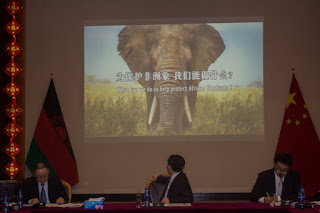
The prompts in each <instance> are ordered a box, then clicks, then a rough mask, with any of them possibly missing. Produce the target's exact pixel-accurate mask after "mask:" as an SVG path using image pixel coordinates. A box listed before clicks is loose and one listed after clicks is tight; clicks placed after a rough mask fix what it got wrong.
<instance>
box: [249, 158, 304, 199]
mask: <svg viewBox="0 0 320 213" xmlns="http://www.w3.org/2000/svg"><path fill="white" fill-rule="evenodd" d="M291 164H292V158H291V155H290V154H288V153H284V152H282V153H279V154H277V155H276V156H275V158H274V163H273V169H269V170H266V171H263V172H261V173H259V175H258V179H257V181H256V183H255V185H254V187H253V189H252V193H251V197H250V200H251V201H253V202H259V203H270V202H272V201H282V200H292V201H295V200H297V199H298V192H299V188H300V185H301V184H300V174H299V173H298V172H296V171H293V170H290V166H291ZM271 194H275V196H273V197H272V196H269V195H271Z"/></svg>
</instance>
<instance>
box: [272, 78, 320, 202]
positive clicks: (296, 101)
mask: <svg viewBox="0 0 320 213" xmlns="http://www.w3.org/2000/svg"><path fill="white" fill-rule="evenodd" d="M279 152H287V153H289V154H291V156H292V160H293V163H292V167H291V168H292V169H293V170H296V171H298V172H299V173H300V175H301V184H302V185H303V186H304V189H305V192H306V198H307V199H311V197H312V196H313V195H315V194H316V193H317V192H318V191H319V189H320V182H319V180H320V170H319V169H318V167H319V164H320V159H319V158H318V156H319V154H320V142H319V138H318V135H317V132H316V131H315V129H314V126H313V123H312V120H311V117H310V114H309V112H308V109H307V106H306V104H305V102H304V100H303V97H302V94H301V91H300V88H299V85H298V82H297V80H296V78H295V75H294V74H293V76H292V82H291V88H290V92H289V97H288V101H287V106H286V110H285V113H284V117H283V123H282V127H281V132H280V137H279V141H278V146H277V150H276V154H278V153H279Z"/></svg>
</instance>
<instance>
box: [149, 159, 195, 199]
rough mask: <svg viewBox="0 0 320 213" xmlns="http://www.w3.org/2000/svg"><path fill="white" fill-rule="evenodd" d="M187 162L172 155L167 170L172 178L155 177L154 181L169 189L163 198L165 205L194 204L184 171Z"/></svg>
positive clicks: (156, 175)
mask: <svg viewBox="0 0 320 213" xmlns="http://www.w3.org/2000/svg"><path fill="white" fill-rule="evenodd" d="M184 165H185V161H184V159H183V157H182V156H180V155H171V156H170V157H169V159H168V165H167V170H168V172H169V174H170V176H162V175H159V174H155V175H153V177H152V179H151V180H153V181H156V182H158V183H165V184H167V188H166V190H165V191H164V193H163V195H162V196H161V197H162V199H161V202H163V203H192V202H193V194H192V191H191V187H190V184H189V181H188V178H187V176H186V175H185V173H183V172H182V169H183V167H184Z"/></svg>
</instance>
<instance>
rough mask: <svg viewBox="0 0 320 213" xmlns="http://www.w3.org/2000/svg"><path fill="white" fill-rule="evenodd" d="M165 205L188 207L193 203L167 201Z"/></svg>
mask: <svg viewBox="0 0 320 213" xmlns="http://www.w3.org/2000/svg"><path fill="white" fill-rule="evenodd" d="M164 206H165V207H188V206H191V203H165V204H164Z"/></svg>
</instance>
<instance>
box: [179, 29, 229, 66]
mask: <svg viewBox="0 0 320 213" xmlns="http://www.w3.org/2000/svg"><path fill="white" fill-rule="evenodd" d="M185 27H186V28H187V29H188V31H189V32H190V35H191V41H190V50H191V52H192V59H191V61H190V63H189V67H188V68H189V71H195V70H197V71H204V70H208V68H209V66H210V65H211V64H212V63H214V62H215V61H216V60H217V58H219V56H220V55H221V54H222V52H223V51H224V49H225V45H224V42H223V40H222V38H221V36H220V34H219V32H218V31H217V30H216V29H214V28H213V27H212V26H209V25H207V24H187V25H185Z"/></svg>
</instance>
